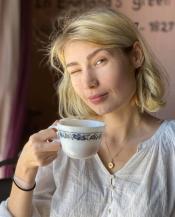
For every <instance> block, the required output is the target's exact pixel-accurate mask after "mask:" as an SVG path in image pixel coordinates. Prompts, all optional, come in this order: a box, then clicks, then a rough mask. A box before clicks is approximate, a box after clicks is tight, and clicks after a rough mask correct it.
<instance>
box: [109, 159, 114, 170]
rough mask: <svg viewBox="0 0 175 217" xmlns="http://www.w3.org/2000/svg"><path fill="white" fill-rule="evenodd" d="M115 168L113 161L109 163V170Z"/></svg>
mask: <svg viewBox="0 0 175 217" xmlns="http://www.w3.org/2000/svg"><path fill="white" fill-rule="evenodd" d="M114 166H115V164H114V163H113V162H112V161H111V162H109V163H108V168H109V169H112V168H114Z"/></svg>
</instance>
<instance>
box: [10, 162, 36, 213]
mask: <svg viewBox="0 0 175 217" xmlns="http://www.w3.org/2000/svg"><path fill="white" fill-rule="evenodd" d="M36 173H37V169H32V170H30V171H29V170H28V171H27V170H25V169H24V168H21V167H20V166H19V167H18V166H17V169H16V171H15V176H16V177H17V178H19V179H20V180H23V181H24V183H26V185H28V186H30V187H28V188H26V187H25V188H26V189H29V188H31V187H32V186H34V184H35V176H36ZM20 186H21V185H20ZM32 196H33V190H32V191H23V190H21V189H20V188H18V187H17V186H16V185H15V184H14V183H13V184H12V189H11V193H10V197H9V200H8V209H9V211H10V212H11V214H12V215H13V216H14V217H31V216H32Z"/></svg>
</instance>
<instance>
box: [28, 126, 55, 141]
mask: <svg viewBox="0 0 175 217" xmlns="http://www.w3.org/2000/svg"><path fill="white" fill-rule="evenodd" d="M56 138H57V130H56V129H55V128H48V129H45V130H41V131H39V132H38V133H35V134H33V135H32V136H30V138H29V140H30V141H31V142H33V141H40V142H41V141H47V140H53V139H56Z"/></svg>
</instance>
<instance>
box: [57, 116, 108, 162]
mask: <svg viewBox="0 0 175 217" xmlns="http://www.w3.org/2000/svg"><path fill="white" fill-rule="evenodd" d="M104 128H105V124H104V122H102V121H97V120H80V119H71V118H64V119H61V120H60V121H59V122H58V124H57V129H58V134H59V137H60V141H61V145H62V149H63V151H64V152H65V153H66V154H67V155H68V156H69V157H71V158H75V159H86V158H90V157H92V156H93V155H95V154H96V153H97V152H98V150H99V147H100V144H101V140H102V134H103V132H104Z"/></svg>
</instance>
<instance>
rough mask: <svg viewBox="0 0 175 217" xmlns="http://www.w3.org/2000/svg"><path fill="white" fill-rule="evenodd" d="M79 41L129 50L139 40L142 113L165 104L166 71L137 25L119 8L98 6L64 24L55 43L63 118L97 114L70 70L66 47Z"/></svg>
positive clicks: (53, 62) (137, 99) (138, 79)
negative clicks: (76, 86) (74, 83)
mask: <svg viewBox="0 0 175 217" xmlns="http://www.w3.org/2000/svg"><path fill="white" fill-rule="evenodd" d="M75 40H81V41H87V42H92V43H95V44H98V45H102V46H103V47H107V48H120V49H121V50H123V51H125V52H126V50H127V49H128V48H132V46H133V44H134V42H136V41H138V42H139V43H140V45H141V48H142V50H143V55H144V61H143V64H142V66H141V67H140V68H139V69H137V74H136V82H137V89H136V93H135V97H134V98H135V103H136V104H137V106H138V107H139V109H140V111H141V112H144V111H148V112H155V111H157V110H159V109H160V108H161V107H162V106H164V105H165V102H164V100H163V95H164V82H163V81H164V80H163V78H162V77H163V76H162V75H163V72H162V71H161V67H160V66H159V64H158V63H157V62H156V60H155V57H154V55H153V54H152V52H151V51H150V50H149V49H148V45H146V42H145V41H144V39H143V37H142V35H141V34H140V33H139V31H138V28H137V26H136V24H135V23H133V22H132V21H131V20H130V19H129V18H127V17H126V16H125V15H123V14H122V13H120V12H118V11H114V10H112V9H104V8H103V9H94V10H90V11H88V12H85V13H83V14H81V15H79V16H77V17H75V18H72V19H69V20H68V21H67V22H66V23H65V24H64V26H63V29H62V34H60V35H58V36H57V37H56V38H55V39H54V40H53V43H52V44H51V49H50V61H51V65H52V66H53V67H54V68H56V69H57V70H58V71H60V72H61V73H62V79H61V81H60V84H59V86H58V97H59V115H60V116H61V117H70V116H78V117H81V118H85V117H90V116H94V115H96V114H95V113H94V111H92V110H91V109H90V108H89V107H88V106H87V105H86V104H85V103H84V102H83V101H82V100H81V99H80V97H79V96H77V94H76V93H75V91H74V89H73V87H72V85H71V80H70V76H69V74H68V72H67V70H66V66H65V61H64V48H65V45H66V43H67V42H70V41H75ZM61 68H62V70H61Z"/></svg>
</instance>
